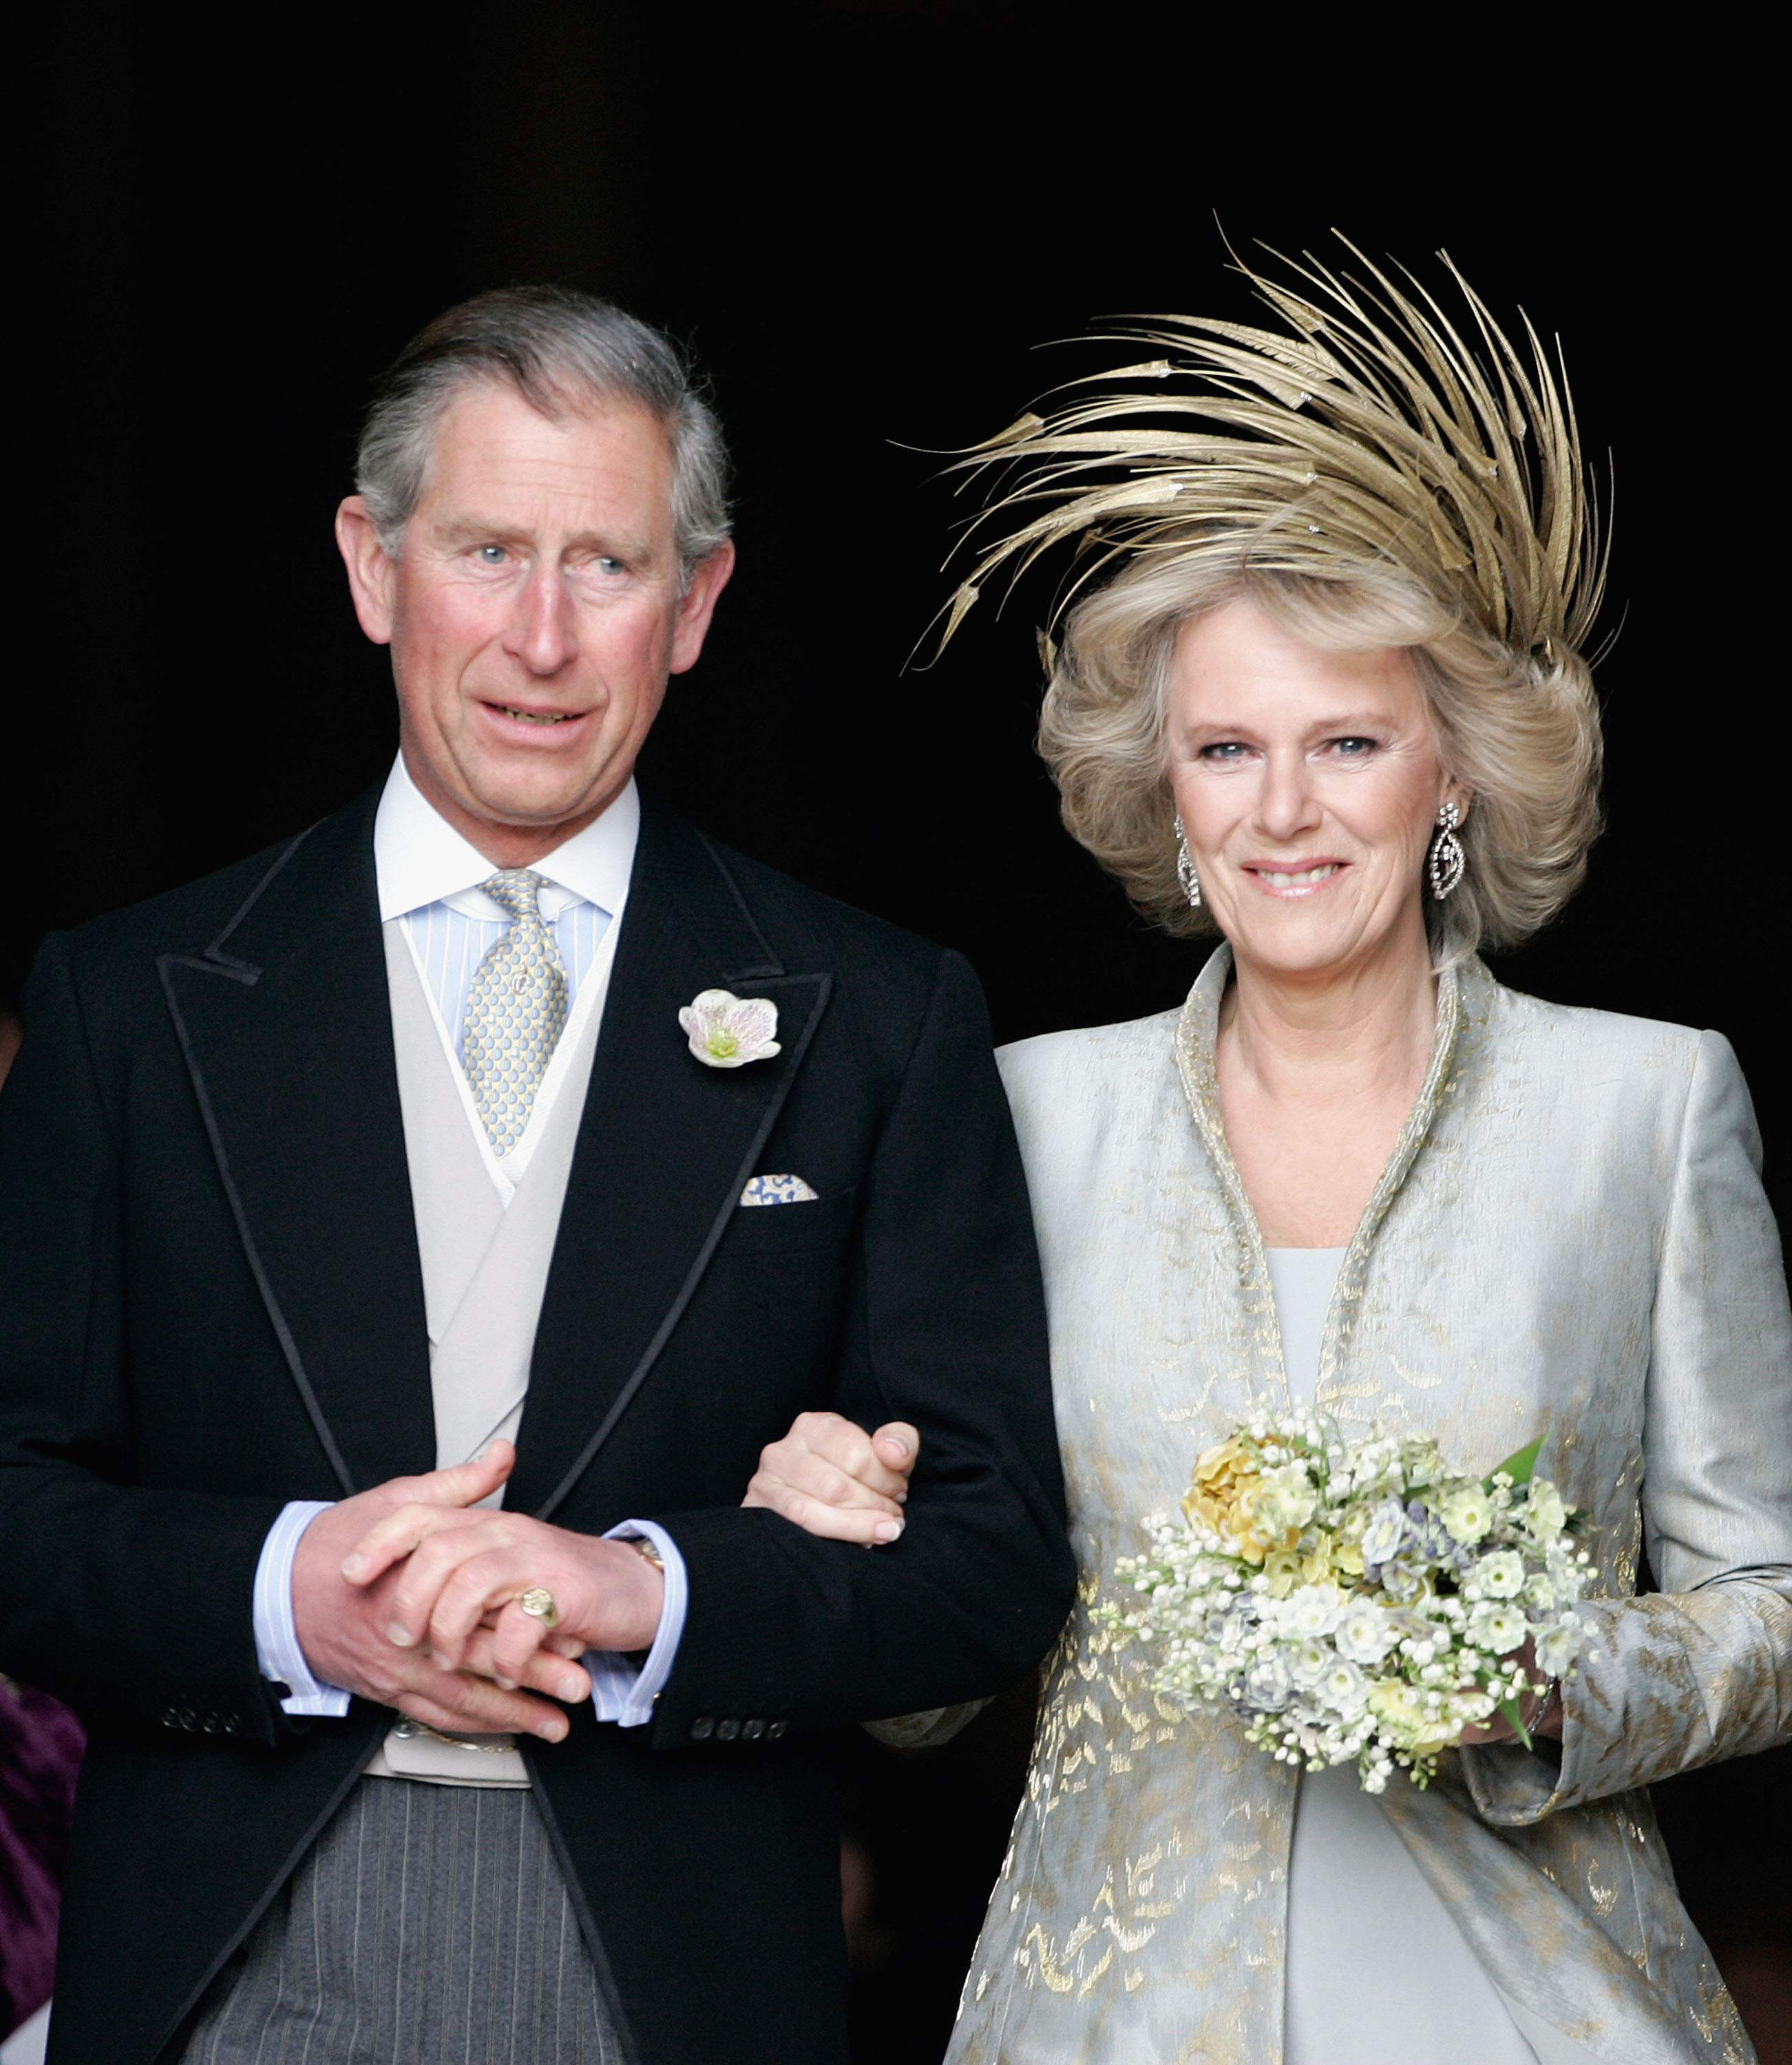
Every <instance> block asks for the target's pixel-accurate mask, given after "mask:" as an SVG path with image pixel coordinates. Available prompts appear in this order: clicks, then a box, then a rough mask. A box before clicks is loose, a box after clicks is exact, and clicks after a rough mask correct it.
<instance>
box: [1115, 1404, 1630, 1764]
mask: <svg viewBox="0 0 1792 2065" xmlns="http://www.w3.org/2000/svg"><path fill="white" fill-rule="evenodd" d="M1541 1446H1542V1443H1541V1441H1534V1442H1533V1443H1531V1445H1530V1447H1528V1448H1527V1449H1522V1450H1520V1451H1519V1453H1518V1454H1517V1455H1515V1456H1513V1457H1510V1458H1508V1460H1507V1461H1506V1462H1504V1463H1503V1464H1502V1465H1500V1466H1499V1469H1496V1470H1495V1471H1494V1472H1493V1473H1491V1475H1490V1476H1488V1477H1486V1478H1484V1479H1483V1478H1475V1477H1469V1476H1467V1475H1466V1473H1464V1472H1462V1471H1461V1470H1458V1469H1454V1468H1453V1467H1452V1466H1451V1465H1450V1464H1449V1463H1448V1462H1446V1460H1445V1458H1444V1457H1443V1456H1442V1454H1441V1453H1440V1452H1439V1451H1438V1447H1437V1445H1436V1444H1435V1443H1434V1442H1433V1441H1430V1440H1428V1439H1426V1438H1425V1437H1420V1436H1414V1435H1410V1434H1408V1435H1402V1436H1398V1437H1396V1436H1393V1435H1390V1434H1388V1433H1385V1432H1384V1431H1383V1430H1382V1429H1381V1428H1379V1427H1377V1428H1373V1429H1371V1430H1370V1431H1369V1433H1368V1434H1367V1435H1366V1436H1365V1437H1362V1438H1361V1439H1360V1440H1357V1441H1346V1440H1345V1437H1344V1436H1343V1435H1342V1434H1341V1432H1340V1431H1339V1429H1338V1428H1337V1424H1336V1423H1335V1422H1333V1420H1330V1419H1329V1418H1327V1417H1326V1416H1324V1415H1322V1414H1319V1413H1316V1412H1310V1411H1307V1410H1305V1409H1302V1410H1297V1411H1295V1412H1285V1413H1284V1412H1276V1411H1274V1410H1270V1409H1265V1410H1264V1411H1262V1412H1259V1413H1258V1414H1256V1416H1255V1417H1253V1418H1252V1420H1250V1421H1248V1423H1247V1424H1245V1425H1244V1426H1243V1427H1241V1428H1240V1429H1238V1430H1237V1431H1236V1433H1233V1434H1232V1436H1230V1437H1228V1439H1227V1440H1226V1441H1222V1442H1220V1443H1219V1444H1218V1445H1216V1446H1215V1447H1213V1448H1211V1449H1207V1451H1206V1452H1205V1453H1203V1455H1202V1456H1201V1457H1200V1458H1199V1460H1198V1461H1197V1462H1196V1464H1195V1473H1194V1479H1193V1481H1192V1482H1191V1485H1190V1486H1189V1490H1188V1494H1187V1497H1185V1498H1184V1499H1183V1505H1182V1513H1181V1516H1180V1517H1175V1516H1172V1515H1170V1514H1167V1513H1154V1514H1152V1515H1151V1516H1149V1517H1147V1520H1146V1522H1145V1527H1146V1532H1147V1535H1148V1537H1149V1538H1150V1544H1151V1546H1150V1549H1149V1550H1148V1552H1147V1554H1144V1555H1143V1556H1139V1557H1123V1558H1121V1559H1120V1560H1119V1562H1118V1565H1117V1566H1116V1571H1117V1574H1118V1576H1119V1577H1120V1578H1123V1580H1125V1581H1127V1582H1129V1583H1130V1584H1131V1587H1132V1589H1133V1590H1134V1592H1135V1594H1142V1595H1143V1599H1144V1606H1143V1610H1142V1611H1138V1610H1135V1611H1128V1610H1126V1609H1124V1608H1123V1607H1121V1606H1117V1605H1108V1606H1102V1607H1100V1608H1098V1610H1097V1614H1096V1618H1097V1619H1098V1621H1099V1622H1100V1623H1102V1624H1103V1625H1105V1626H1106V1627H1110V1628H1111V1629H1112V1630H1113V1631H1114V1633H1115V1634H1116V1635H1117V1636H1118V1637H1119V1638H1120V1639H1123V1640H1124V1639H1139V1640H1142V1641H1145V1642H1147V1643H1151V1644H1153V1645H1154V1646H1155V1648H1156V1649H1157V1651H1158V1667H1157V1670H1156V1672H1155V1677H1154V1679H1153V1683H1154V1687H1155V1690H1156V1691H1159V1692H1160V1693H1164V1694H1169V1695H1175V1696H1176V1697H1178V1698H1179V1699H1183V1701H1185V1702H1186V1703H1188V1704H1190V1705H1191V1706H1198V1707H1206V1708H1207V1709H1209V1710H1217V1709H1219V1708H1220V1707H1229V1708H1230V1709H1231V1710H1232V1711H1233V1712H1235V1713H1236V1714H1237V1715H1238V1716H1239V1717H1240V1719H1241V1720H1242V1721H1243V1722H1244V1728H1245V1734H1246V1736H1247V1737H1248V1740H1251V1741H1252V1742H1253V1743H1255V1744H1258V1745H1259V1746H1260V1748H1264V1749H1265V1750H1268V1751H1269V1752H1271V1753H1272V1755H1274V1756H1276V1757H1277V1758H1278V1759H1280V1760H1282V1761H1283V1762H1285V1763H1294V1764H1305V1766H1306V1767H1307V1768H1309V1770H1315V1771H1317V1770H1321V1769H1323V1768H1325V1766H1326V1765H1328V1764H1342V1763H1346V1762H1354V1763H1355V1764H1356V1765H1357V1772H1358V1775H1359V1777H1360V1779H1361V1783H1362V1784H1363V1785H1364V1787H1365V1788H1366V1789H1367V1790H1369V1792H1381V1791H1382V1790H1383V1789H1384V1788H1385V1786H1386V1784H1387V1781H1388V1779H1389V1778H1390V1776H1391V1775H1392V1773H1393V1772H1394V1768H1395V1767H1396V1766H1400V1767H1403V1768H1405V1769H1406V1770H1407V1771H1409V1772H1410V1773H1411V1775H1412V1777H1413V1779H1414V1783H1415V1784H1419V1785H1423V1784H1426V1783H1427V1782H1428V1780H1430V1777H1431V1776H1432V1775H1433V1773H1434V1772H1435V1770H1436V1768H1437V1761H1438V1756H1440V1755H1441V1754H1442V1752H1443V1751H1444V1750H1445V1749H1446V1748H1448V1747H1449V1746H1450V1744H1452V1743H1454V1741H1455V1740H1457V1738H1458V1736H1460V1735H1461V1733H1462V1730H1463V1728H1465V1727H1467V1726H1470V1725H1471V1724H1481V1723H1483V1722H1485V1721H1486V1720H1487V1719H1489V1718H1490V1717H1491V1715H1493V1714H1494V1713H1495V1712H1496V1711H1497V1712H1499V1713H1503V1714H1504V1715H1506V1716H1507V1719H1509V1720H1510V1721H1511V1723H1512V1724H1513V1726H1514V1728H1515V1729H1516V1730H1517V1732H1518V1733H1519V1735H1520V1736H1522V1737H1523V1740H1525V1742H1526V1743H1527V1744H1528V1743H1529V1741H1530V1737H1529V1736H1528V1734H1527V1733H1526V1732H1525V1729H1524V1727H1523V1719H1522V1711H1523V1710H1522V1707H1521V1704H1520V1702H1521V1700H1522V1699H1523V1695H1526V1694H1527V1693H1529V1694H1531V1695H1540V1694H1542V1693H1543V1691H1546V1690H1547V1679H1559V1678H1562V1677H1563V1676H1565V1675H1567V1673H1568V1672H1569V1671H1571V1670H1572V1668H1573V1665H1574V1659H1575V1657H1576V1653H1577V1651H1578V1649H1579V1647H1580V1639H1581V1631H1580V1623H1579V1622H1578V1620H1577V1619H1576V1615H1575V1612H1574V1604H1575V1602H1576V1600H1577V1599H1578V1598H1580V1595H1581V1592H1582V1589H1583V1586H1584V1581H1585V1574H1586V1570H1587V1569H1588V1564H1589V1562H1590V1558H1588V1554H1587V1553H1586V1551H1585V1550H1583V1549H1581V1548H1580V1546H1578V1543H1577V1542H1576V1533H1577V1530H1578V1529H1579V1527H1580V1515H1579V1514H1578V1513H1576V1511H1575V1509H1573V1508H1572V1507H1571V1506H1569V1505H1567V1504H1565V1503H1564V1501H1563V1498H1562V1496H1561V1493H1559V1491H1558V1490H1557V1489H1556V1488H1555V1485H1553V1484H1551V1483H1550V1481H1548V1480H1547V1478H1543V1477H1535V1476H1534V1474H1533V1468H1534V1465H1535V1461H1536V1458H1537V1454H1538V1451H1539V1449H1540V1448H1541ZM1527 1643H1528V1644H1529V1645H1530V1647H1529V1649H1528V1651H1527ZM1531 1656H1534V1657H1535V1659H1536V1665H1535V1667H1536V1668H1537V1669H1538V1670H1540V1671H1542V1672H1543V1674H1544V1679H1545V1682H1544V1683H1537V1682H1534V1681H1533V1679H1532V1678H1531V1665H1530V1663H1529V1658H1530V1657H1531Z"/></svg>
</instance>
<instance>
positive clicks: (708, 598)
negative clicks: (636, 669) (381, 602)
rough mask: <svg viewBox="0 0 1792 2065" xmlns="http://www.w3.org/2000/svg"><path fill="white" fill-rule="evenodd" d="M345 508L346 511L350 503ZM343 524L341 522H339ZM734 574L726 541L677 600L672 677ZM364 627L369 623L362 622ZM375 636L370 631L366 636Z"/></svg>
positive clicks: (699, 643) (692, 660)
mask: <svg viewBox="0 0 1792 2065" xmlns="http://www.w3.org/2000/svg"><path fill="white" fill-rule="evenodd" d="M342 507H344V508H345V509H346V508H347V507H348V503H346V502H345V503H343V504H342ZM340 521H341V519H340V518H338V522H340ZM733 572H734V539H732V538H724V539H722V543H721V544H719V545H718V546H717V547H716V548H715V550H714V552H711V553H710V556H709V557H708V558H707V559H706V560H698V563H697V565H696V567H695V568H694V570H693V571H692V573H691V577H690V587H689V588H686V590H685V592H684V593H683V594H682V596H680V597H679V598H678V621H677V623H676V624H674V626H673V628H672V661H671V665H669V668H668V669H667V672H668V673H674V674H682V673H685V672H686V670H687V669H690V668H692V667H694V666H695V665H697V656H698V653H701V652H702V649H703V641H704V640H705V639H706V637H708V636H709V634H710V618H711V617H712V616H714V614H715V605H716V601H717V599H718V596H720V595H721V593H722V590H723V589H724V588H726V586H727V585H728V579H729V576H730V575H731V574H732V573H733ZM362 624H366V618H365V617H363V618H362ZM373 635H374V634H373V633H372V632H368V633H367V636H369V637H372V636H373Z"/></svg>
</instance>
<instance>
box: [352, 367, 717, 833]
mask: <svg viewBox="0 0 1792 2065" xmlns="http://www.w3.org/2000/svg"><path fill="white" fill-rule="evenodd" d="M337 535H338V542H339V543H340V544H341V546H342V556H343V557H344V559H345V560H346V561H347V563H348V568H349V578H350V585H351V587H352V588H353V589H354V600H355V608H356V612H357V613H358V616H359V617H360V619H361V625H362V629H363V630H364V631H365V632H366V634H367V636H369V637H370V638H372V639H374V640H375V641H378V643H381V644H390V646H391V648H392V673H393V677H394V680H395V681H396V682H397V685H398V710H399V728H400V736H401V738H402V744H403V749H404V756H405V762H406V765H407V767H408V768H409V769H410V770H411V778H412V779H413V780H414V781H415V782H416V784H417V786H418V787H419V789H421V790H422V791H423V794H425V795H426V796H427V798H429V800H430V802H432V803H433V804H434V805H435V807H436V808H437V809H438V810H440V811H441V812H442V814H443V816H445V817H446V818H448V820H449V822H451V823H452V824H454V825H455V826H456V827H457V829H459V830H461V831H462V832H463V834H465V835H466V836H467V838H468V839H471V842H472V843H473V844H474V845H475V846H477V847H479V848H480V850H481V851H483V852H485V853H486V854H487V856H488V857H489V858H491V859H495V860H496V861H497V862H498V863H499V864H500V865H501V866H506V867H522V866H526V865H527V864H528V862H529V861H530V860H533V859H540V857H541V855H544V854H545V853H548V852H549V851H552V848H553V847H556V846H557V845H559V844H560V843H561V842H562V841H563V840H564V839H568V838H570V837H571V836H572V834H573V833H574V832H576V831H577V830H580V828H581V827H582V826H584V825H585V824H588V823H589V822H590V821H591V820H592V819H593V818H594V817H596V816H597V814H599V812H601V810H604V809H605V808H606V807H607V806H608V805H609V803H610V802H612V801H613V799H614V798H615V797H616V796H617V794H619V793H620V792H621V790H622V788H623V787H624V786H625V784H626V783H627V782H628V779H629V775H630V774H631V773H632V772H633V768H634V763H635V759H636V756H637V754H639V752H640V750H641V744H642V742H643V741H644V740H645V738H646V736H647V733H648V730H649V727H650V726H651V725H652V724H653V719H654V717H656V716H657V714H658V712H659V707H660V703H661V698H662V697H664V695H665V684H666V678H667V677H668V675H669V674H676V673H683V671H684V670H685V669H686V668H687V667H690V666H691V665H694V663H695V661H696V659H697V657H698V653H699V652H700V651H701V650H702V645H703V638H704V634H705V633H706V631H707V630H708V628H709V622H710V613H711V612H712V611H713V609H714V606H715V600H716V597H717V596H718V595H719V594H720V593H721V592H722V588H723V586H724V585H725V584H726V581H727V579H728V576H729V574H730V572H731V571H732V568H733V564H734V554H733V550H732V548H731V547H728V546H724V547H723V548H722V550H721V551H720V552H717V553H716V554H714V556H712V557H711V558H710V559H709V560H706V561H704V562H703V564H702V565H701V566H699V567H698V569H697V572H696V573H695V576H694V578H693V580H692V581H691V584H690V587H689V588H688V589H686V591H685V592H684V593H683V594H682V595H681V593H680V592H679V567H678V553H677V551H676V548H675V544H674V531H673V523H672V454H671V447H670V445H669V441H668V438H667V436H666V434H665V430H663V429H662V428H661V426H660V424H659V423H658V422H657V421H656V420H655V418H653V416H652V415H651V414H649V412H648V411H647V410H645V409H642V408H639V407H637V406H632V405H629V404H619V405H617V406H608V407H601V408H598V409H596V410H593V411H591V412H590V413H587V414H577V415H573V416H568V418H565V419H564V421H562V422H551V421H549V419H548V418H547V417H545V416H543V415H540V414H538V413H537V412H536V410H534V409H533V408H532V407H531V406H529V404H528V402H526V401H524V399H523V398H522V396H521V395H520V394H517V393H516V391H515V390H513V389H512V388H511V387H509V386H506V385H504V384H502V383H500V382H496V381H490V382H487V381H482V382H476V383H475V384H473V385H471V386H468V387H467V388H465V389H463V390H462V391H461V393H459V394H458V395H456V396H455V398H454V399H453V400H452V401H451V402H450V403H449V405H448V406H447V410H445V411H444V412H443V416H442V418H441V421H440V422H439V425H438V426H437V430H436V435H435V450H434V455H433V458H432V460H431V466H430V468H429V472H428V475H427V479H426V481H425V483H424V487H423V495H422V496H421V498H420V499H419V502H418V503H417V507H416V508H415V511H413V512H412V515H411V520H410V522H409V523H407V525H406V526H405V529H404V535H403V538H402V542H401V547H400V550H399V552H398V556H397V557H396V558H395V559H394V558H392V557H391V556H389V555H388V554H387V553H386V552H385V551H384V550H383V549H382V547H381V546H380V544H379V542H378V539H377V537H376V536H375V535H374V531H373V527H372V524H371V523H370V521H369V519H368V517H367V513H366V506H365V504H364V503H362V499H361V498H360V497H359V496H358V495H351V496H350V498H349V499H348V500H347V501H346V502H345V503H343V504H342V510H341V511H340V513H339V515H338V519H337Z"/></svg>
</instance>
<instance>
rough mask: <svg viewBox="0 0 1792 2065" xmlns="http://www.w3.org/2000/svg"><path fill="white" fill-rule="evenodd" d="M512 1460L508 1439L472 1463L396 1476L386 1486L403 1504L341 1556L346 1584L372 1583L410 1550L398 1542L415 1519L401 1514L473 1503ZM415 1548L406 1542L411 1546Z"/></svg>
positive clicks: (456, 1508)
mask: <svg viewBox="0 0 1792 2065" xmlns="http://www.w3.org/2000/svg"><path fill="white" fill-rule="evenodd" d="M515 1467H516V1449H514V1448H512V1446H511V1445H510V1443H509V1442H508V1441H492V1442H491V1443H490V1444H489V1445H487V1447H486V1448H485V1449H484V1450H483V1452H482V1453H480V1454H479V1455H478V1456H476V1457H474V1459H473V1460H472V1461H471V1462H466V1463H455V1464H452V1465H450V1467H449V1468H447V1469H442V1470H430V1471H428V1472H427V1473H425V1474H424V1475H423V1476H422V1477H399V1478H395V1479H394V1481H393V1483H392V1485H391V1487H390V1489H392V1490H393V1491H394V1493H398V1492H402V1494H403V1497H402V1502H401V1503H400V1504H399V1505H398V1508H397V1509H396V1511H395V1512H393V1513H387V1514H386V1515H385V1516H384V1517H382V1519H380V1520H378V1521H376V1522H375V1523H374V1526H372V1527H370V1529H369V1530H367V1533H366V1534H365V1535H364V1536H362V1539H361V1540H360V1541H359V1542H357V1543H356V1544H355V1546H354V1548H353V1549H351V1550H350V1551H349V1553H348V1554H347V1555H346V1557H344V1558H343V1559H342V1575H343V1577H344V1578H346V1579H347V1580H348V1582H349V1583H350V1584H351V1585H367V1584H371V1583H372V1582H373V1581H374V1578H377V1577H378V1575H379V1574H380V1572H381V1571H382V1570H387V1569H389V1568H390V1566H391V1565H392V1564H393V1563H394V1562H397V1561H398V1559H399V1558H401V1557H402V1556H405V1555H407V1554H409V1553H410V1547H408V1546H398V1544H400V1543H402V1542H406V1541H407V1538H408V1537H409V1536H410V1535H411V1534H413V1533H415V1527H416V1522H415V1518H407V1517H406V1516H413V1515H414V1514H415V1509H416V1508H418V1507H419V1506H421V1507H423V1508H426V1509H439V1511H440V1512H442V1513H454V1512H459V1511H462V1510H463V1509H465V1508H467V1507H468V1506H475V1505H478V1504H479V1501H480V1500H481V1499H482V1498H485V1497H489V1496H490V1494H491V1493H493V1492H495V1491H496V1489H498V1487H499V1485H501V1484H502V1483H503V1482H504V1480H505V1479H506V1478H507V1477H508V1476H509V1475H510V1473H511V1471H512V1469H514V1468H515ZM425 1531H427V1530H425ZM419 1538H420V1537H419ZM410 1546H415V1542H411V1544H410Z"/></svg>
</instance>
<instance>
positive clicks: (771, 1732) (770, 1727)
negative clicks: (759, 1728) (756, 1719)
mask: <svg viewBox="0 0 1792 2065" xmlns="http://www.w3.org/2000/svg"><path fill="white" fill-rule="evenodd" d="M789 1726H790V1723H789V1722H788V1721H772V1722H770V1723H768V1724H767V1728H766V1740H767V1742H776V1741H778V1740H779V1738H780V1737H781V1736H783V1732H784V1731H785V1730H786V1729H787V1728H788V1727H789Z"/></svg>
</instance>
